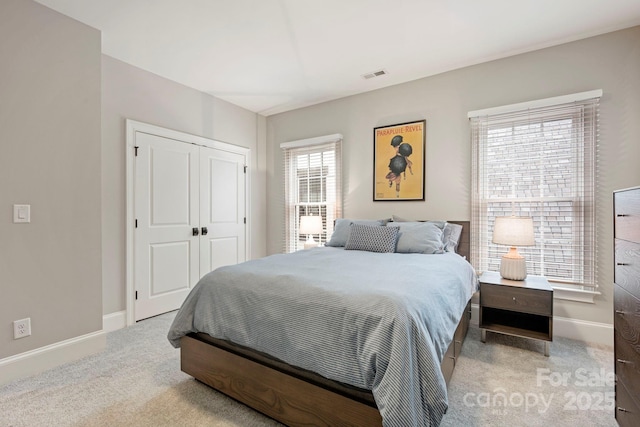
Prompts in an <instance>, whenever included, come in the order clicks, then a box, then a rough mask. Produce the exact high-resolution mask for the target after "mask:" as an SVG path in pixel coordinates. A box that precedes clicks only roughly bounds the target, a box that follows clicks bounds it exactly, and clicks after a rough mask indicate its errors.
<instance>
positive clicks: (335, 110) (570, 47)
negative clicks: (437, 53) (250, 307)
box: [267, 27, 640, 323]
mask: <svg viewBox="0 0 640 427" xmlns="http://www.w3.org/2000/svg"><path fill="white" fill-rule="evenodd" d="M639 76H640V27H634V28H631V29H627V30H624V31H618V32H614V33H609V34H605V35H602V36H598V37H593V38H589V39H585V40H581V41H577V42H573V43H568V44H564V45H561V46H556V47H552V48H547V49H542V50H538V51H534V52H530V53H526V54H522V55H517V56H513V57H509V58H506V59H502V60H496V61H492V62H488V63H484V64H479V65H475V66H471V67H467V68H463V69H460V70H456V71H452V72H448V73H443V74H440V75H437V76H433V77H428V78H424V79H420V80H416V81H413V82H409V83H405V84H401V85H397V86H393V87H389V88H385V89H380V90H376V91H372V92H368V93H365V94H361V95H356V96H351V97H348V98H343V99H339V100H336V101H332V102H327V103H323V104H320V105H315V106H312V107H308V108H304V109H299V110H295V111H291V112H287V113H282V114H278V115H274V116H270V117H268V118H267V150H268V152H267V162H268V170H269V182H268V188H267V191H268V195H269V197H268V223H267V230H268V234H267V242H268V252H269V253H276V252H279V251H280V250H281V248H282V238H283V218H284V213H283V187H282V176H281V170H282V164H281V163H282V158H281V152H280V148H279V144H280V143H281V142H284V141H291V140H297V139H303V138H309V137H314V136H320V135H327V134H333V133H342V134H343V135H344V146H343V155H344V167H343V173H344V178H345V179H344V202H345V205H344V216H345V217H351V218H383V217H389V216H391V215H393V214H396V215H399V216H403V217H408V218H421V219H440V218H443V219H451V220H469V219H470V215H471V213H470V210H471V194H470V192H471V149H470V130H469V123H468V120H467V112H468V111H471V110H477V109H482V108H488V107H494V106H500V105H506V104H512V103H517V102H523V101H529V100H535V99H541V98H547V97H553V96H559V95H565V94H570V93H575V92H582V91H587V90H592V89H603V91H604V96H603V99H602V103H601V118H600V124H601V128H600V134H601V146H600V152H599V154H600V162H599V173H600V175H599V181H598V196H597V197H598V198H597V215H598V217H597V237H598V246H597V247H598V266H599V270H598V284H599V286H600V288H599V290H600V291H601V292H602V295H601V296H599V297H597V301H596V304H594V305H591V304H584V303H577V302H571V301H556V304H555V313H554V314H555V315H557V316H562V317H570V318H576V319H583V320H589V321H594V322H602V323H611V322H612V299H613V291H612V288H613V286H612V283H613V268H612V265H611V264H612V262H613V255H612V252H613V245H612V238H613V237H612V236H613V230H612V228H613V226H612V206H611V198H612V196H611V192H612V190H614V189H617V188H626V187H631V186H636V185H640V167H638V165H637V163H638V159H640V119H639V118H640V77H639ZM419 119H426V120H427V147H426V158H427V160H426V201H424V202H375V203H374V202H372V175H371V174H372V163H373V141H372V135H373V128H374V127H376V126H381V125H389V124H394V123H402V122H407V121H411V120H419Z"/></svg>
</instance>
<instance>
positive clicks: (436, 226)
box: [387, 221, 444, 254]
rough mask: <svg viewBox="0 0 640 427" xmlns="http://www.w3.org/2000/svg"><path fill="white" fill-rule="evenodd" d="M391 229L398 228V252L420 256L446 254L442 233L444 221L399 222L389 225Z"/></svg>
mask: <svg viewBox="0 0 640 427" xmlns="http://www.w3.org/2000/svg"><path fill="white" fill-rule="evenodd" d="M387 227H389V228H397V229H398V231H399V232H400V233H399V235H398V244H397V245H396V252H399V253H418V254H441V253H444V242H443V240H442V233H443V229H444V221H428V222H398V223H389V224H387Z"/></svg>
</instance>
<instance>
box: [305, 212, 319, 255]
mask: <svg viewBox="0 0 640 427" xmlns="http://www.w3.org/2000/svg"><path fill="white" fill-rule="evenodd" d="M320 233H322V217H321V216H318V215H303V216H301V217H300V234H306V235H307V241H306V242H304V248H305V249H309V248H314V247H316V246H318V242H316V241H315V240H313V236H312V235H313V234H320Z"/></svg>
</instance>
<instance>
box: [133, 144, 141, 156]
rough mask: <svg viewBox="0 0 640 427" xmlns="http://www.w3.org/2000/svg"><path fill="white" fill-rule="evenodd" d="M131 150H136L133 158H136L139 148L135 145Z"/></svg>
mask: <svg viewBox="0 0 640 427" xmlns="http://www.w3.org/2000/svg"><path fill="white" fill-rule="evenodd" d="M133 148H134V149H135V150H136V152H135V156H136V157H138V148H140V147H138V146H137V145H136V146H135V147H133Z"/></svg>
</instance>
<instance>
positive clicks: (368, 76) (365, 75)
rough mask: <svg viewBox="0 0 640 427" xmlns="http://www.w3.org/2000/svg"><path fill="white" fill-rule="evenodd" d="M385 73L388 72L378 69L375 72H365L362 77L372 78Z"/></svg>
mask: <svg viewBox="0 0 640 427" xmlns="http://www.w3.org/2000/svg"><path fill="white" fill-rule="evenodd" d="M385 74H387V72H386V71H385V70H378V71H374V72H373V73H367V74H363V75H362V77H364V78H365V79H372V78H374V77H380V76H384V75H385Z"/></svg>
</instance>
